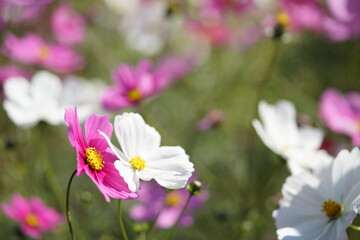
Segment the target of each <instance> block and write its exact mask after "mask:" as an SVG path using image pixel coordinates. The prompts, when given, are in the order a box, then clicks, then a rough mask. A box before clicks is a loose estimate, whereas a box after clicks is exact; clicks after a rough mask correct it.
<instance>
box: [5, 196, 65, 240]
mask: <svg viewBox="0 0 360 240" xmlns="http://www.w3.org/2000/svg"><path fill="white" fill-rule="evenodd" d="M1 208H2V210H3V211H4V213H5V214H6V215H7V216H8V217H9V218H11V219H13V220H15V221H17V222H19V223H20V225H21V226H20V228H21V231H22V232H23V233H24V234H25V235H27V236H30V237H33V238H41V237H42V234H43V233H45V232H54V231H55V230H56V228H57V226H58V225H59V224H60V223H61V222H62V221H63V217H62V215H61V214H59V213H58V212H57V211H55V210H54V209H52V208H50V207H48V206H46V205H45V204H44V203H43V202H42V200H41V199H39V198H37V197H31V198H29V199H25V198H24V197H22V196H21V195H20V194H13V195H12V196H11V202H10V204H7V203H2V204H1Z"/></svg>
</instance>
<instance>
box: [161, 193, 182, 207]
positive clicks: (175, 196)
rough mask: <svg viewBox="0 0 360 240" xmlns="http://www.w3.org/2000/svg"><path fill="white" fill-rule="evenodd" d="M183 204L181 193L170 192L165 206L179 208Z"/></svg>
mask: <svg viewBox="0 0 360 240" xmlns="http://www.w3.org/2000/svg"><path fill="white" fill-rule="evenodd" d="M181 202H182V198H181V195H180V193H179V192H169V193H168V194H167V195H166V198H165V205H166V206H169V207H176V206H179V205H180V204H181Z"/></svg>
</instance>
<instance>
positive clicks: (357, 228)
mask: <svg viewBox="0 0 360 240" xmlns="http://www.w3.org/2000/svg"><path fill="white" fill-rule="evenodd" d="M350 228H352V229H354V230H357V231H360V226H356V225H350Z"/></svg>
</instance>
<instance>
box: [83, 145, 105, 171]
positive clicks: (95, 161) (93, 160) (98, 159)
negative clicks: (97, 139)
mask: <svg viewBox="0 0 360 240" xmlns="http://www.w3.org/2000/svg"><path fill="white" fill-rule="evenodd" d="M85 156H86V160H85V161H86V163H87V164H89V166H90V167H91V169H93V170H97V171H99V170H101V169H102V168H103V167H104V163H105V162H104V160H103V156H102V155H101V154H100V153H99V152H98V151H97V150H96V149H95V148H93V147H89V148H87V149H86V151H85Z"/></svg>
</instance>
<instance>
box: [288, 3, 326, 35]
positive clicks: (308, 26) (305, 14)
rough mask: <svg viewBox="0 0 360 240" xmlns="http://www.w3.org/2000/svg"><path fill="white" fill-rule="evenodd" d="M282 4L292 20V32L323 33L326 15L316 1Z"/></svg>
mask: <svg viewBox="0 0 360 240" xmlns="http://www.w3.org/2000/svg"><path fill="white" fill-rule="evenodd" d="M281 3H282V6H283V9H284V12H285V13H286V14H287V15H288V16H289V18H290V25H291V28H292V30H294V31H301V30H312V31H317V32H323V30H324V28H323V21H324V19H325V17H326V14H325V13H324V11H323V9H322V8H321V6H320V4H319V3H318V2H317V1H316V0H282V2H281Z"/></svg>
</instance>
